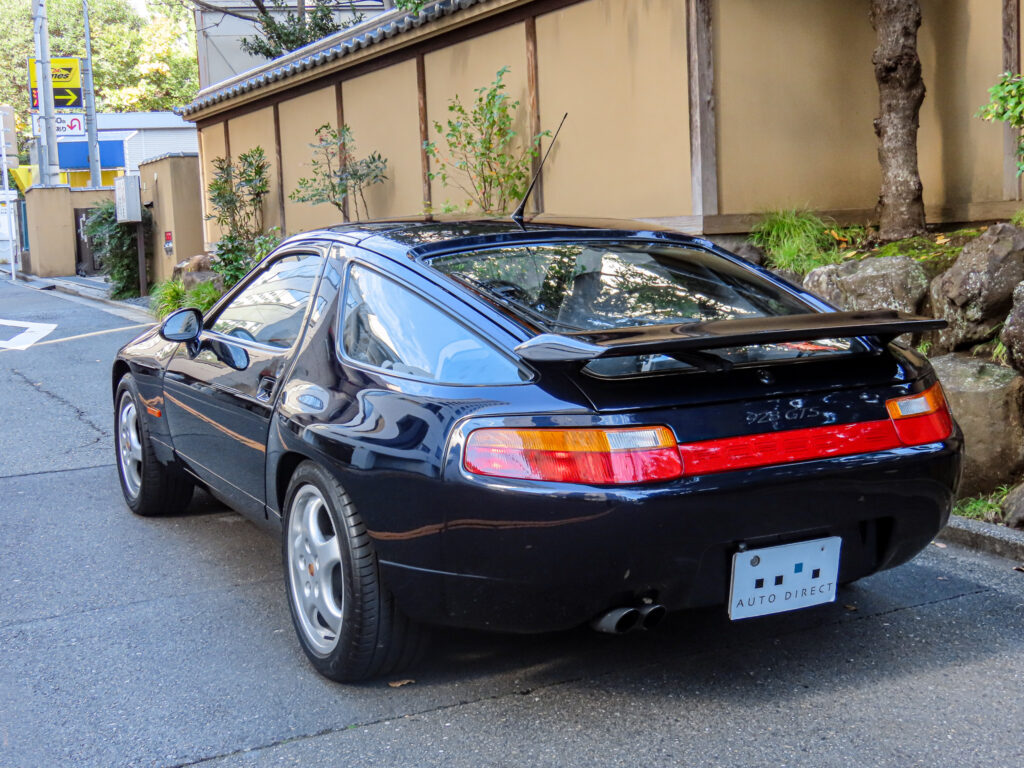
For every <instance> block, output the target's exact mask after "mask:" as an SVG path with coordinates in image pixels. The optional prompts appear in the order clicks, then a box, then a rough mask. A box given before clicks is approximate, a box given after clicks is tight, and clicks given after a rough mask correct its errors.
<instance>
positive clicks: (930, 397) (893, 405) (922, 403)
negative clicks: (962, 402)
mask: <svg viewBox="0 0 1024 768" xmlns="http://www.w3.org/2000/svg"><path fill="white" fill-rule="evenodd" d="M885 407H886V409H887V410H888V411H889V418H890V419H892V423H893V426H894V427H895V428H896V434H897V436H898V437H899V439H900V442H901V443H903V444H904V445H924V444H926V443H936V442H938V441H940V440H945V439H946V438H947V437H949V435H950V433H952V431H953V416H952V414H951V413H950V410H949V405H947V404H946V396H945V394H943V392H942V385H941V384H939V383H938V382H936V383H935V384H934V385H932V386H931V387H929V388H928V389H926V390H925V391H924V392H921V393H920V394H917V395H910V396H909V397H898V398H896V399H895V400H888V401H886V403H885Z"/></svg>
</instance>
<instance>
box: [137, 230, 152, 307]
mask: <svg viewBox="0 0 1024 768" xmlns="http://www.w3.org/2000/svg"><path fill="white" fill-rule="evenodd" d="M135 246H136V248H138V251H139V296H149V280H148V279H147V275H146V235H145V233H144V232H143V231H142V222H141V221H140V222H139V223H138V224H136V225H135Z"/></svg>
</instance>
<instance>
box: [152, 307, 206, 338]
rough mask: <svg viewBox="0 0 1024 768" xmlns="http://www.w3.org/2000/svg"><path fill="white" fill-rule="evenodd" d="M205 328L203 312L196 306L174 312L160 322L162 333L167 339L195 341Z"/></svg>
mask: <svg viewBox="0 0 1024 768" xmlns="http://www.w3.org/2000/svg"><path fill="white" fill-rule="evenodd" d="M202 330H203V313H202V312H200V311H199V310H198V309H196V308H195V307H185V309H179V310H178V311H177V312H172V313H171V314H169V315H168V316H167V317H165V318H164V321H163V322H162V323H161V324H160V335H161V336H163V337H164V338H165V339H167V341H188V342H195V341H197V340H198V339H199V333H200V332H201V331H202Z"/></svg>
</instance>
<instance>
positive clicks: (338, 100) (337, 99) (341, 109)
mask: <svg viewBox="0 0 1024 768" xmlns="http://www.w3.org/2000/svg"><path fill="white" fill-rule="evenodd" d="M334 107H335V109H336V110H337V113H338V135H339V136H340V135H341V131H342V129H343V128H344V127H345V101H344V99H343V97H342V93H341V80H339V81H338V82H336V83H335V84H334ZM341 150H342V152H344V151H345V148H344V147H342V148H341ZM341 218H342V219H343V220H344V221H349V215H348V190H346V191H345V197H344V199H342V201H341Z"/></svg>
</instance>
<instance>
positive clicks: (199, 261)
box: [171, 253, 213, 280]
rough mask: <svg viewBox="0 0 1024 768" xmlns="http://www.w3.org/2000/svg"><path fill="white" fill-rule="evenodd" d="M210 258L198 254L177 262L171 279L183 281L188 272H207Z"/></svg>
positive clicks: (208, 255)
mask: <svg viewBox="0 0 1024 768" xmlns="http://www.w3.org/2000/svg"><path fill="white" fill-rule="evenodd" d="M212 258H213V257H212V256H210V254H208V253H198V254H196V255H195V256H192V257H190V258H188V259H185V260H184V261H179V262H178V263H177V264H175V265H174V272H173V273H172V274H171V277H173V278H174V279H175V280H183V279H184V277H185V275H186V274H188V273H189V272H209V271H210V261H211V259H212Z"/></svg>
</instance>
